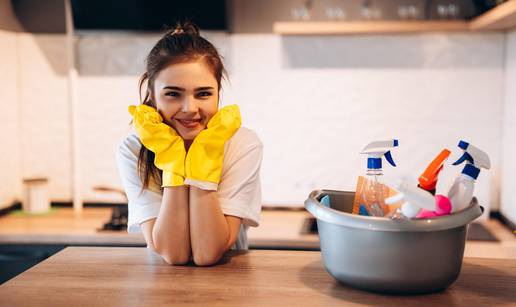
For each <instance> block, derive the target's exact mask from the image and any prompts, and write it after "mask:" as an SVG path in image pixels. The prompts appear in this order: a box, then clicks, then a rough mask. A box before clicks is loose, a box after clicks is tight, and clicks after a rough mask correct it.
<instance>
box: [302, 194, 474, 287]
mask: <svg viewBox="0 0 516 307" xmlns="http://www.w3.org/2000/svg"><path fill="white" fill-rule="evenodd" d="M325 195H329V197H330V203H331V207H330V208H329V207H326V206H323V205H322V204H321V203H320V202H319V200H320V199H321V198H322V197H323V196H325ZM354 197H355V193H354V192H344V191H332V190H316V191H313V192H312V193H310V195H309V197H308V199H307V200H306V201H305V208H306V209H307V210H308V211H309V212H310V213H311V214H312V215H313V216H314V217H315V218H316V219H317V227H318V230H319V239H320V244H321V254H322V261H323V263H324V266H325V268H326V270H327V271H328V272H329V273H330V274H331V275H332V276H333V277H335V278H336V279H337V280H338V281H339V282H341V283H343V284H345V285H349V286H352V287H355V288H359V289H363V290H368V291H374V292H384V293H405V294H412V293H428V292H435V291H439V290H442V289H445V288H446V287H448V286H449V285H451V284H452V283H453V282H454V281H455V280H456V279H457V277H458V276H459V273H460V269H461V266H462V258H463V255H464V245H465V243H466V232H467V227H468V223H470V222H471V221H473V220H475V219H476V218H478V217H479V216H480V215H481V214H482V211H483V209H482V207H480V206H479V205H478V202H477V200H476V198H473V200H472V201H471V204H470V206H469V207H468V208H466V209H464V210H463V211H460V212H456V213H453V214H450V215H448V216H441V217H438V218H431V219H420V220H391V219H389V218H383V217H367V216H360V215H355V214H351V212H352V207H353V199H354Z"/></svg>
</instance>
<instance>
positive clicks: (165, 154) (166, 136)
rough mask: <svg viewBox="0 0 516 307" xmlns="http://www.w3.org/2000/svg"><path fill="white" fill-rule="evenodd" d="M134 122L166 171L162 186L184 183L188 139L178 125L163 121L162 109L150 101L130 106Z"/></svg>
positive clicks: (142, 138) (136, 128)
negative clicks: (180, 134) (147, 103)
mask: <svg viewBox="0 0 516 307" xmlns="http://www.w3.org/2000/svg"><path fill="white" fill-rule="evenodd" d="M128 110H129V113H131V115H132V116H133V125H134V129H135V130H136V133H137V134H138V136H139V137H140V141H141V142H142V144H143V146H145V147H146V148H147V149H148V150H150V151H152V152H153V153H154V154H155V157H154V165H156V167H157V168H159V169H160V170H162V171H163V175H162V186H163V187H168V186H181V185H183V184H184V177H185V167H184V165H185V156H186V150H185V145H184V141H183V139H182V138H181V136H179V134H178V133H177V132H176V131H175V130H174V128H172V127H170V126H168V125H167V124H165V123H163V118H162V117H161V115H160V114H159V112H158V111H157V110H156V109H155V108H153V107H151V106H148V105H144V104H140V105H138V106H129V108H128Z"/></svg>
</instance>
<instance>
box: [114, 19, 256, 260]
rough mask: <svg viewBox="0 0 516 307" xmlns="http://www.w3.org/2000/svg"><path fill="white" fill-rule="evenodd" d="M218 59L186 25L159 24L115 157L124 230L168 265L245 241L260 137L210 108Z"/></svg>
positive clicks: (232, 109) (218, 253)
mask: <svg viewBox="0 0 516 307" xmlns="http://www.w3.org/2000/svg"><path fill="white" fill-rule="evenodd" d="M224 75H225V70H224V66H223V64H222V61H221V58H220V56H219V54H218V52H217V50H216V49H215V47H214V46H213V45H212V44H211V43H210V42H208V41H207V40H206V39H204V38H203V37H201V36H200V35H199V30H198V28H197V27H196V26H195V25H194V24H192V23H185V24H183V25H181V24H179V25H178V26H177V27H176V28H175V29H174V30H173V31H169V32H167V33H166V34H165V35H164V36H163V37H162V38H161V39H160V40H159V41H158V42H157V43H156V45H155V46H154V47H153V48H152V50H151V52H150V53H149V55H148V57H147V59H146V72H145V73H144V74H143V75H142V77H141V79H140V97H142V91H144V92H145V93H144V95H143V96H144V99H143V101H142V103H141V104H140V105H138V106H130V107H129V112H130V113H131V115H132V116H133V125H134V129H135V131H136V134H131V135H129V136H128V137H127V138H126V139H125V140H124V141H123V142H122V143H121V144H120V146H119V148H118V152H117V164H118V169H119V172H120V176H121V179H122V184H123V186H124V189H125V191H126V194H127V197H128V200H129V203H128V205H129V221H128V232H130V233H134V232H140V231H141V232H143V236H144V238H145V241H146V242H147V247H148V248H150V249H152V250H154V251H155V252H157V253H158V254H160V255H161V256H162V257H163V259H164V260H165V261H166V262H167V263H169V264H173V265H177V264H185V263H188V262H189V261H190V260H193V262H194V263H195V264H196V265H201V266H205V265H212V264H215V263H216V262H217V261H218V260H219V259H220V258H221V257H222V255H223V254H224V253H225V252H226V251H227V250H228V249H230V248H233V249H247V247H248V244H247V229H248V227H249V226H254V227H256V226H258V223H259V218H260V211H261V189H260V165H261V160H262V147H263V146H262V143H261V141H260V140H259V138H258V137H257V135H256V134H255V133H254V132H253V131H251V130H249V129H247V128H244V127H240V122H241V120H240V112H239V109H238V107H237V106H236V105H231V106H226V107H224V108H221V109H220V110H219V93H220V90H221V81H222V78H223V77H224Z"/></svg>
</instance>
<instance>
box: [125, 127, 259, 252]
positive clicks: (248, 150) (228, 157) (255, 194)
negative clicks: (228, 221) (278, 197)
mask: <svg viewBox="0 0 516 307" xmlns="http://www.w3.org/2000/svg"><path fill="white" fill-rule="evenodd" d="M141 146H142V144H141V142H140V139H139V137H138V136H137V135H136V134H134V133H131V134H130V135H129V136H127V138H125V139H124V140H123V141H122V142H121V143H120V145H119V146H118V150H117V153H116V160H117V165H118V171H119V173H120V177H121V179H122V185H123V186H124V190H125V192H126V195H127V199H128V206H129V217H128V222H127V231H128V232H129V233H138V232H141V228H140V223H142V222H145V221H147V220H150V219H153V218H157V217H158V214H159V210H160V207H161V199H162V197H163V192H162V190H161V189H160V186H161V184H158V183H156V182H155V181H154V180H150V183H149V188H148V189H144V190H143V192H142V193H141V191H142V185H143V184H142V182H141V180H140V177H139V176H138V171H137V165H138V156H139V153H140V149H141ZM262 153H263V145H262V142H261V141H260V139H259V138H258V136H257V135H256V134H255V133H254V132H253V131H252V130H250V129H247V128H244V127H241V128H240V129H238V131H237V132H236V133H235V134H234V135H233V137H231V139H229V140H228V141H227V142H226V144H225V145H224V160H223V164H222V174H221V180H220V183H219V186H218V190H217V195H218V198H219V202H220V206H221V209H222V212H223V213H224V214H225V215H232V216H237V217H240V218H242V225H241V226H240V231H239V233H238V238H237V241H236V243H235V245H233V247H232V248H234V249H247V248H248V243H247V229H248V228H249V226H252V227H257V226H258V224H259V223H260V212H261V208H262V207H261V206H262V204H261V183H260V165H261V162H262Z"/></svg>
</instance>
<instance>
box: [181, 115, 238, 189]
mask: <svg viewBox="0 0 516 307" xmlns="http://www.w3.org/2000/svg"><path fill="white" fill-rule="evenodd" d="M241 122H242V120H241V117H240V110H239V109H238V106H237V105H229V106H226V107H224V108H222V109H220V110H219V111H218V112H217V113H216V114H215V115H214V116H213V117H212V118H211V119H210V121H209V122H208V125H207V128H206V129H204V130H202V131H201V132H199V134H198V135H197V136H196V137H195V139H194V141H193V142H192V145H191V146H190V148H189V149H188V154H187V155H186V160H185V171H186V178H185V184H188V185H191V186H195V187H198V188H200V189H203V190H213V191H216V190H217V188H218V184H219V182H220V176H221V174H222V162H223V160H224V144H225V143H226V141H227V140H229V139H230V138H231V137H232V136H233V135H234V134H235V132H237V130H238V129H239V128H240V125H241Z"/></svg>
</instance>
